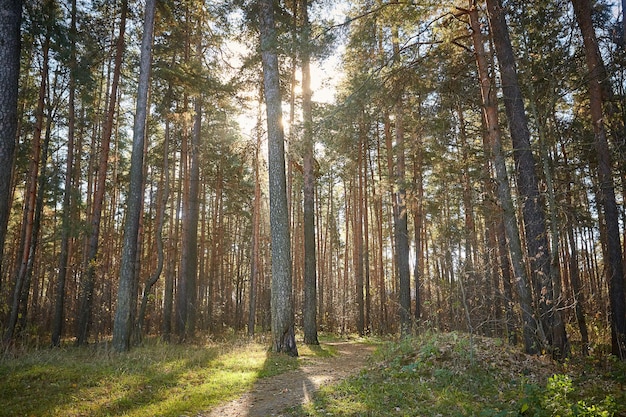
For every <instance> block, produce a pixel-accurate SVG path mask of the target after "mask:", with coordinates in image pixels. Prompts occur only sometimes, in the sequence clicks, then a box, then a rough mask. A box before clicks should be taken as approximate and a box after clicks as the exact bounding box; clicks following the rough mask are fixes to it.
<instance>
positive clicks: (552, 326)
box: [487, 0, 568, 358]
mask: <svg viewBox="0 0 626 417" xmlns="http://www.w3.org/2000/svg"><path fill="white" fill-rule="evenodd" d="M487 9H488V17H489V25H490V28H491V31H492V38H493V42H494V45H495V49H496V55H497V57H498V63H499V66H500V76H501V78H502V93H503V98H504V105H505V110H506V115H507V119H508V122H509V130H510V132H511V139H512V142H513V159H514V160H515V173H516V179H517V188H518V190H519V193H520V197H521V204H522V214H523V217H524V230H525V232H526V245H527V247H528V258H529V261H530V271H531V277H532V278H531V282H532V283H533V287H534V289H535V299H536V304H537V306H538V314H539V317H538V324H539V323H540V324H541V328H542V329H541V330H542V331H543V332H544V335H545V337H546V340H545V342H544V343H545V344H546V345H548V346H544V347H545V348H550V347H551V348H552V353H553V355H554V356H555V357H557V358H560V357H562V356H564V355H567V351H568V349H567V337H566V335H565V329H564V328H563V327H564V326H565V324H564V323H563V322H562V321H559V320H555V318H554V309H555V307H554V293H553V283H552V275H551V272H550V270H551V264H550V251H549V249H550V248H549V245H548V236H547V228H546V219H545V213H544V209H543V198H542V196H541V194H540V193H539V180H538V178H537V174H536V172H535V158H534V157H533V154H532V152H531V145H530V132H529V130H528V121H527V119H526V111H525V109H524V101H523V98H522V92H521V90H520V88H519V83H518V79H517V70H516V68H515V58H514V55H513V48H512V45H511V39H510V38H509V31H508V27H507V24H506V20H505V16H504V11H503V8H502V5H501V4H500V1H499V0H487ZM544 335H541V336H542V337H543V336H544Z"/></svg>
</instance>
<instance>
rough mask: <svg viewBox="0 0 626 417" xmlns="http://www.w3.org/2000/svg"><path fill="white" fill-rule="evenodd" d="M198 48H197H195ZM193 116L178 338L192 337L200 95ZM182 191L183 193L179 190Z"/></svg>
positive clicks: (196, 271) (179, 292)
mask: <svg viewBox="0 0 626 417" xmlns="http://www.w3.org/2000/svg"><path fill="white" fill-rule="evenodd" d="M198 49H200V48H198ZM194 110H195V117H194V126H193V133H192V136H191V143H190V146H189V189H188V191H187V199H185V200H184V201H183V213H184V217H183V223H184V225H183V244H182V245H183V246H182V260H181V266H180V277H179V290H178V292H177V293H176V299H177V300H176V305H177V311H178V312H179V313H178V314H177V318H176V323H177V333H178V336H179V338H180V339H181V340H186V339H188V338H190V337H193V335H194V333H195V326H196V323H195V322H196V308H197V294H196V285H197V283H196V281H197V275H198V219H199V200H198V195H199V190H200V166H199V161H198V159H199V155H198V153H199V150H200V133H201V126H202V104H201V97H197V98H196V102H195V105H194ZM183 195H184V194H183Z"/></svg>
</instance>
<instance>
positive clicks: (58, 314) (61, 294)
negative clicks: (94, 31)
mask: <svg viewBox="0 0 626 417" xmlns="http://www.w3.org/2000/svg"><path fill="white" fill-rule="evenodd" d="M76 14H77V8H76V0H71V23H70V60H69V67H70V74H69V77H70V79H69V85H68V89H69V97H68V115H67V118H68V121H67V123H68V126H67V161H66V166H65V188H64V190H63V217H62V224H61V247H60V253H59V274H58V275H57V283H56V293H55V302H54V318H53V321H52V346H57V347H58V346H60V345H61V335H62V334H63V323H64V321H65V317H64V310H65V282H66V279H67V269H68V261H69V248H70V240H71V236H72V233H71V229H72V226H71V224H70V223H71V219H72V212H73V208H72V207H73V200H74V199H73V195H74V194H76V187H75V186H74V182H73V178H74V137H75V132H76V69H77V68H76V64H77V62H76V41H77V39H76V38H77V23H76Z"/></svg>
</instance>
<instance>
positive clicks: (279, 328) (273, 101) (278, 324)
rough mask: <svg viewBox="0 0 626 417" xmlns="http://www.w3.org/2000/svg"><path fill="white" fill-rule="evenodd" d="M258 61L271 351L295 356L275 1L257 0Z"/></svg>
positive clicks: (296, 352)
mask: <svg viewBox="0 0 626 417" xmlns="http://www.w3.org/2000/svg"><path fill="white" fill-rule="evenodd" d="M259 6H260V30H261V37H260V42H261V59H262V61H263V84H264V86H265V105H266V113H267V132H268V156H269V158H268V160H269V161H268V162H269V191H270V228H271V235H272V285H271V287H272V295H271V312H272V350H274V351H275V352H285V353H288V354H290V355H294V356H297V355H298V349H297V347H296V338H295V329H294V326H295V317H294V309H293V294H292V281H291V251H290V242H291V239H290V237H289V211H288V208H287V181H286V178H285V145H284V132H283V128H282V121H281V119H282V109H281V106H282V101H281V98H280V77H279V67H278V55H277V52H276V46H277V45H276V41H277V37H276V27H275V23H274V2H273V1H272V0H260V1H259Z"/></svg>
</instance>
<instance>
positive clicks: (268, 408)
mask: <svg viewBox="0 0 626 417" xmlns="http://www.w3.org/2000/svg"><path fill="white" fill-rule="evenodd" d="M331 345H333V346H335V347H336V349H337V355H336V356H334V357H332V358H318V357H314V358H303V359H302V363H301V364H300V367H299V368H298V369H296V370H293V371H290V372H286V373H284V374H281V375H276V376H274V377H271V378H263V379H260V380H259V381H258V382H257V384H256V385H255V386H254V388H253V389H252V390H251V391H250V392H248V393H246V394H244V395H242V396H241V397H240V398H238V399H236V400H234V401H231V402H229V403H227V404H224V405H222V406H220V407H217V408H215V409H213V410H210V411H207V412H206V413H201V414H198V415H197V417H270V416H280V415H281V411H283V410H285V409H287V408H290V407H294V406H298V405H300V404H304V403H306V402H308V401H310V400H311V397H312V395H313V393H314V392H315V391H316V390H318V389H319V388H320V387H321V386H322V385H328V384H331V383H333V382H337V381H339V380H341V379H343V378H346V377H347V376H349V375H351V374H354V373H356V372H358V371H359V370H360V369H362V368H363V367H364V366H365V365H366V362H367V358H368V357H369V356H370V354H371V353H372V352H373V351H374V347H372V346H368V345H363V344H360V343H354V342H337V343H332V344H331Z"/></svg>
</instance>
